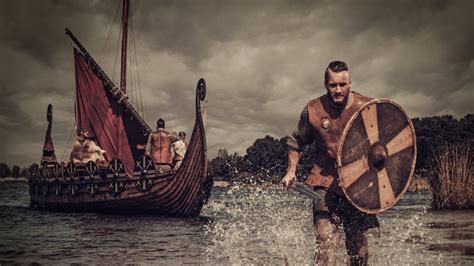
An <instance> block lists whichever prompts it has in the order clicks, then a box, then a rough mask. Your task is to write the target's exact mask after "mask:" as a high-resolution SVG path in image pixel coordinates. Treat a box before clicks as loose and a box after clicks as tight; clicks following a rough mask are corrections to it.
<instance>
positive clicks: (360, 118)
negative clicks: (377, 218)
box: [337, 99, 416, 214]
mask: <svg viewBox="0 0 474 266" xmlns="http://www.w3.org/2000/svg"><path fill="white" fill-rule="evenodd" d="M337 162H338V163H337V164H338V171H339V182H340V186H341V188H342V191H343V192H344V194H345V195H346V197H347V199H348V200H349V201H350V202H351V203H352V205H354V206H355V207H356V208H357V209H359V210H360V211H362V212H365V213H369V214H375V213H379V212H382V211H384V210H386V209H388V208H390V207H392V206H393V205H394V204H395V203H396V202H397V201H398V200H399V199H400V198H401V197H402V195H403V194H404V193H405V191H406V190H407V189H408V186H409V184H410V180H411V177H412V176H413V172H414V170H415V162H416V139H415V129H414V128H413V125H412V123H411V120H410V118H409V117H408V116H407V115H406V113H405V111H403V109H402V108H401V107H400V106H399V105H398V104H396V103H394V102H392V101H390V100H384V99H381V100H372V101H370V102H368V103H366V104H365V105H364V106H362V107H361V108H360V110H359V111H357V113H355V114H354V115H353V116H352V118H351V119H350V120H349V122H348V124H347V126H346V128H345V129H344V132H343V135H342V138H341V142H340V143H339V149H338V154H337Z"/></svg>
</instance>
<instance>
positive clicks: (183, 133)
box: [178, 131, 186, 139]
mask: <svg viewBox="0 0 474 266" xmlns="http://www.w3.org/2000/svg"><path fill="white" fill-rule="evenodd" d="M178 137H180V138H181V139H185V138H186V133H185V132H184V131H180V132H179V133H178Z"/></svg>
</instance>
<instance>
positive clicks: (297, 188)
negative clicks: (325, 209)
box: [291, 181, 321, 201]
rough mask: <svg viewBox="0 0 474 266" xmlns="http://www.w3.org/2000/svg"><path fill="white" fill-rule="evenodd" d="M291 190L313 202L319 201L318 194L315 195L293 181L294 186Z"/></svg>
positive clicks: (310, 190)
mask: <svg viewBox="0 0 474 266" xmlns="http://www.w3.org/2000/svg"><path fill="white" fill-rule="evenodd" d="M291 189H293V190H295V191H297V192H299V193H300V194H302V195H304V196H306V197H309V198H311V199H313V200H316V201H321V197H320V196H319V195H318V194H316V193H315V192H314V191H313V190H312V189H311V188H309V187H308V186H306V185H304V184H301V183H298V182H296V181H295V185H294V186H292V187H291Z"/></svg>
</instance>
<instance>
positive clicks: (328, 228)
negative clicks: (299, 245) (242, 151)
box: [282, 61, 379, 265]
mask: <svg viewBox="0 0 474 266" xmlns="http://www.w3.org/2000/svg"><path fill="white" fill-rule="evenodd" d="M324 86H325V87H326V90H327V94H326V95H323V96H321V97H319V98H317V99H314V100H311V101H310V102H309V103H308V104H307V105H306V106H305V107H304V109H303V111H302V113H301V117H300V120H299V122H298V126H297V128H296V129H295V131H294V132H293V134H292V135H291V136H289V139H288V168H287V172H286V175H285V176H284V177H283V180H282V182H283V183H284V185H285V186H286V187H292V186H293V185H294V184H295V183H296V182H295V180H296V167H297V165H298V161H299V159H300V157H301V155H302V152H303V151H304V150H305V148H306V147H307V146H308V145H310V144H312V143H313V142H315V144H316V149H317V154H316V160H315V162H314V165H313V168H312V170H311V173H310V175H309V176H308V178H307V179H306V182H305V183H306V184H307V185H310V186H313V187H314V188H315V193H317V194H319V196H320V198H321V199H322V200H321V201H319V202H316V201H313V218H314V229H315V232H316V239H317V242H318V248H317V252H316V258H315V259H316V262H317V263H318V264H322V265H327V264H334V259H335V254H336V253H335V249H336V248H337V246H338V243H339V239H340V235H339V231H338V227H339V226H341V225H342V227H343V228H344V233H345V236H346V249H347V253H348V255H349V256H350V258H349V260H350V264H351V265H364V264H367V260H368V255H369V252H368V244H367V235H366V233H367V230H368V229H370V228H373V227H377V226H378V225H379V223H378V220H377V217H376V215H375V214H367V213H364V212H361V211H360V210H358V209H357V208H355V207H354V206H353V205H352V204H351V203H350V202H349V201H348V200H347V198H346V197H345V196H344V193H343V191H342V190H341V188H340V186H339V180H338V178H339V175H338V171H337V168H336V157H337V149H338V145H339V143H340V140H341V137H342V134H343V130H344V128H345V127H346V125H347V124H348V122H349V119H350V118H351V117H352V116H353V115H354V114H355V113H356V112H357V111H358V110H359V109H360V108H361V107H362V106H363V105H364V104H365V103H367V102H368V101H370V100H371V99H370V98H368V97H366V96H363V95H361V94H359V93H356V92H351V91H350V89H351V79H350V76H349V69H348V67H347V64H346V63H344V62H341V61H334V62H331V63H329V65H328V67H327V68H326V72H325V75H324Z"/></svg>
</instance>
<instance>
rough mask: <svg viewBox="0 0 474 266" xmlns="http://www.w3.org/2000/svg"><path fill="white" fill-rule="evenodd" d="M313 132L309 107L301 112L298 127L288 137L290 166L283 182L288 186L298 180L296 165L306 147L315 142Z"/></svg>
mask: <svg viewBox="0 0 474 266" xmlns="http://www.w3.org/2000/svg"><path fill="white" fill-rule="evenodd" d="M313 140H314V139H313V134H312V131H311V125H310V122H309V114H308V107H307V106H305V108H304V109H303V111H302V112H301V116H300V120H299V122H298V127H297V128H296V129H295V131H294V132H293V134H291V135H290V136H289V137H288V140H287V144H288V167H287V168H286V174H285V176H284V177H283V179H282V180H281V182H282V183H283V184H284V185H285V186H286V187H291V186H292V185H293V184H295V180H296V167H297V166H298V162H299V160H300V158H301V155H302V154H303V151H304V150H305V149H306V147H307V146H308V145H309V144H311V143H312V142H313Z"/></svg>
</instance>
